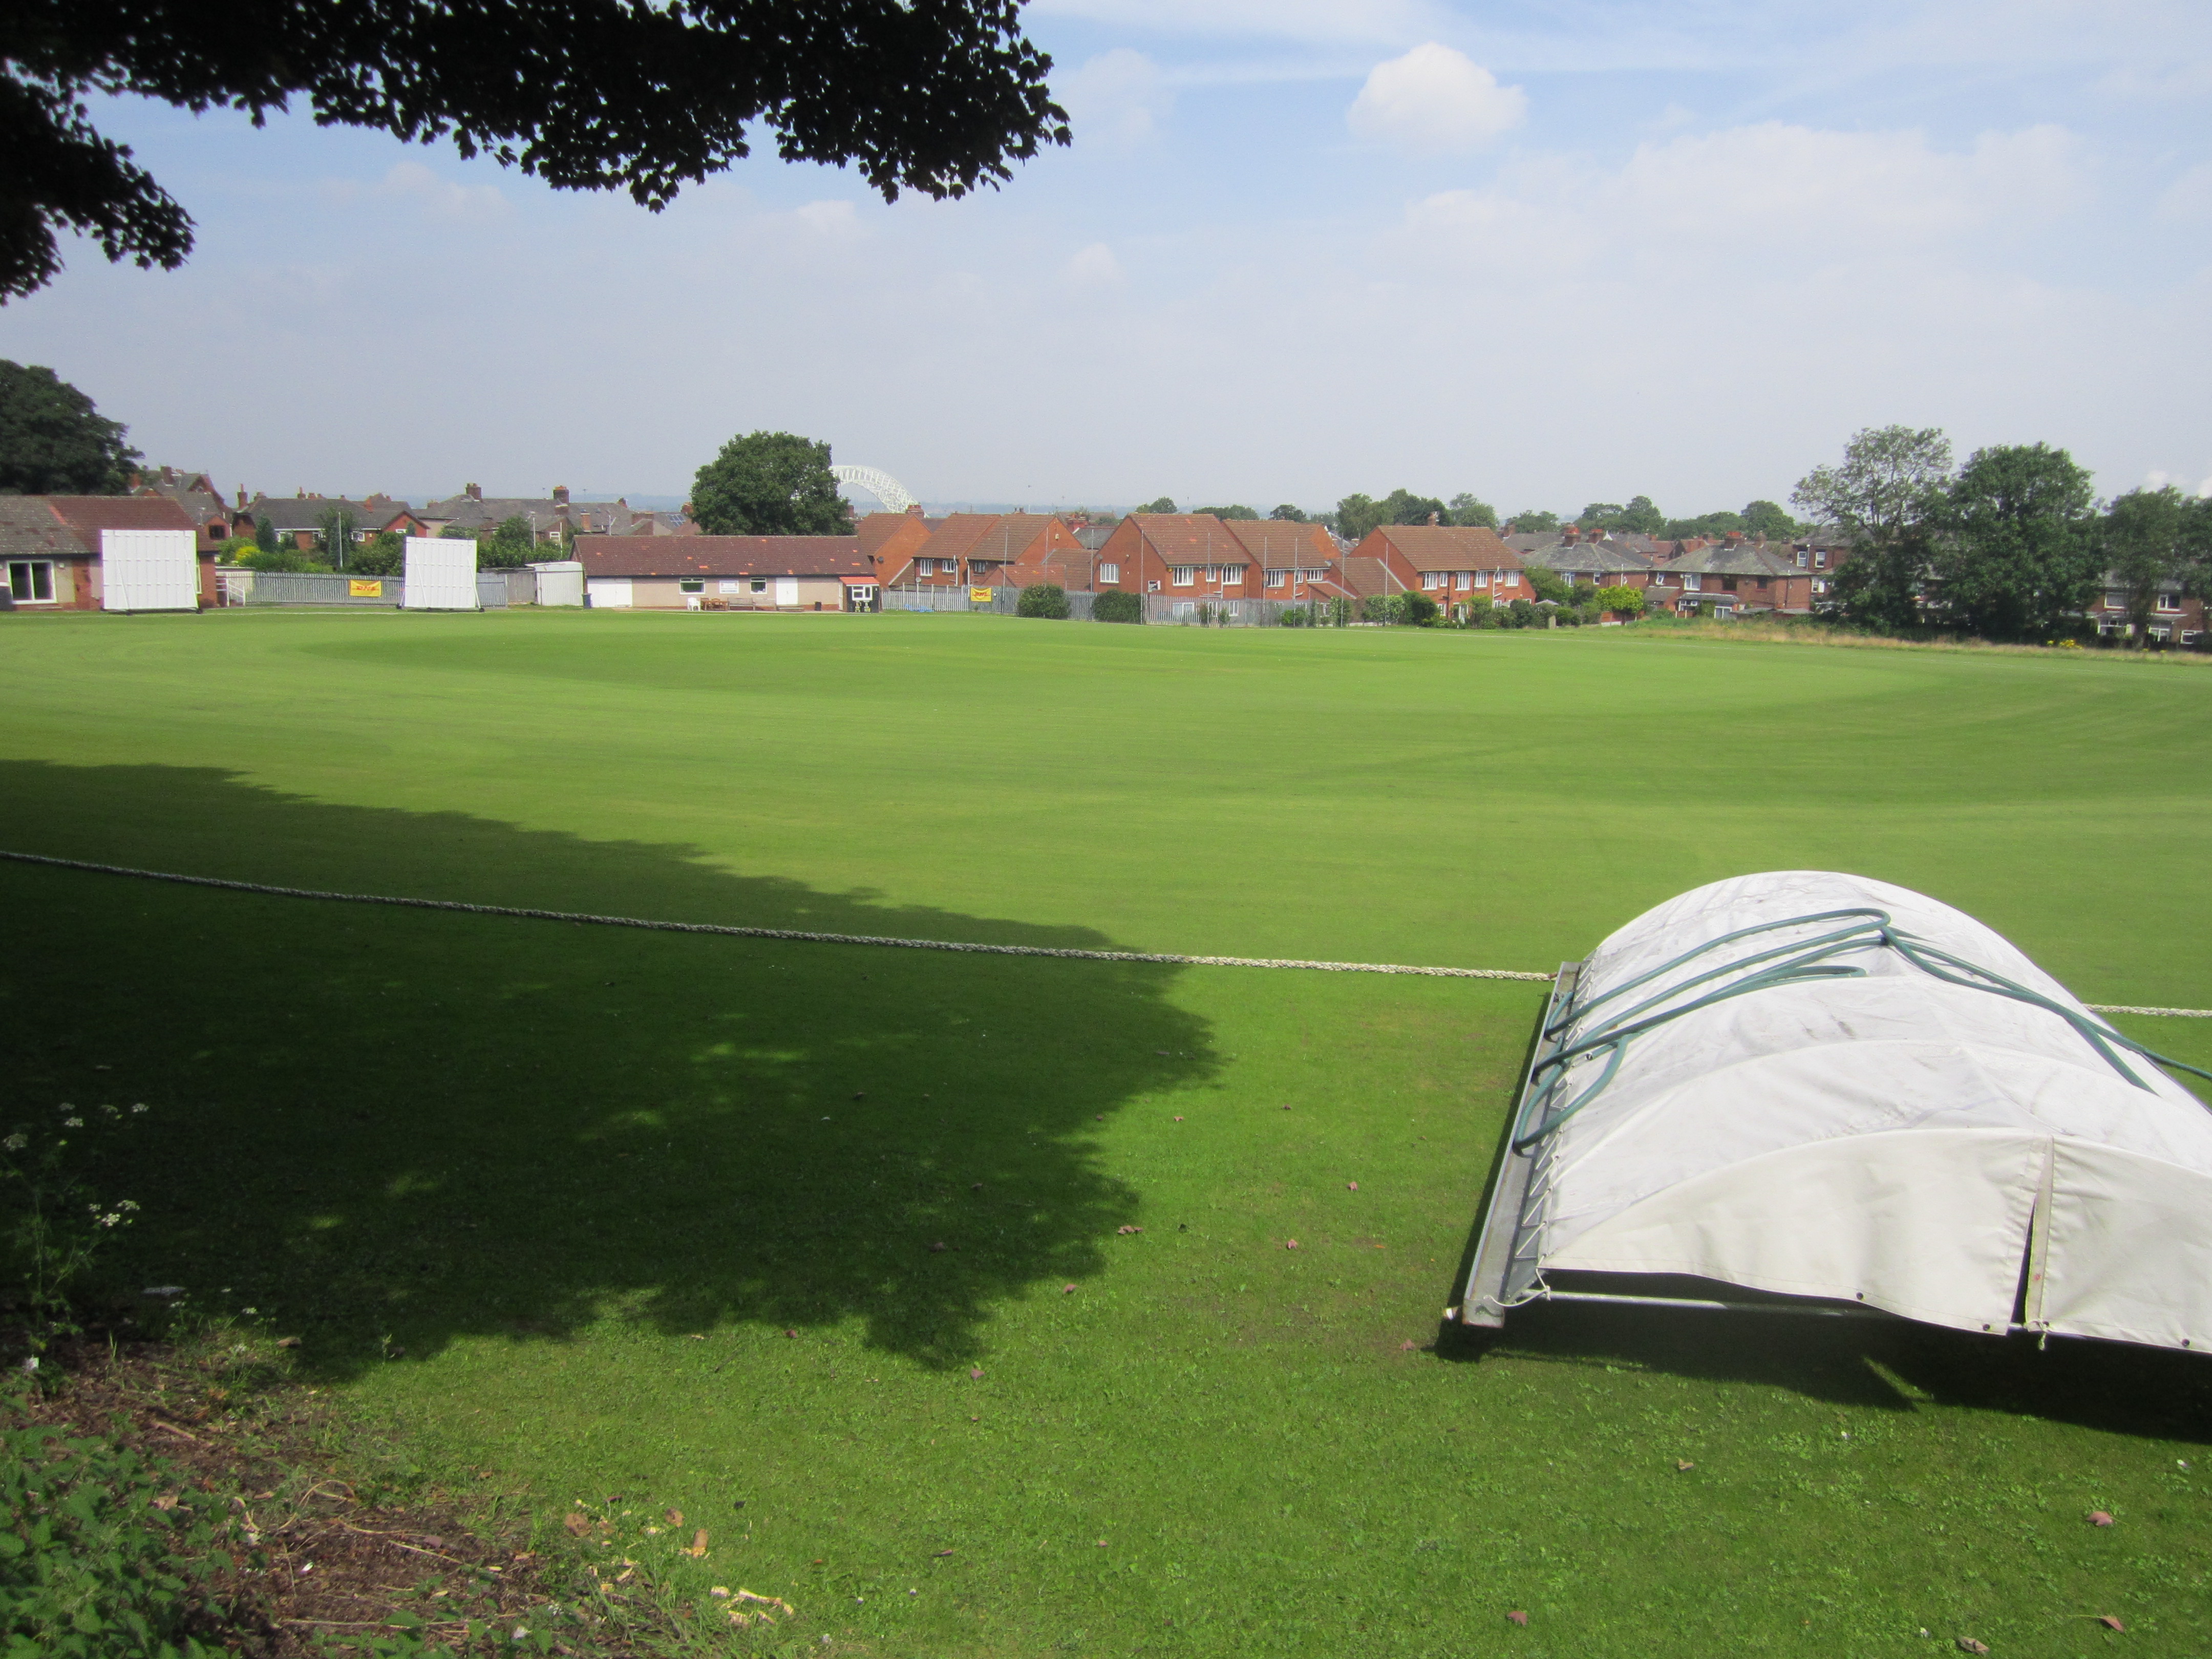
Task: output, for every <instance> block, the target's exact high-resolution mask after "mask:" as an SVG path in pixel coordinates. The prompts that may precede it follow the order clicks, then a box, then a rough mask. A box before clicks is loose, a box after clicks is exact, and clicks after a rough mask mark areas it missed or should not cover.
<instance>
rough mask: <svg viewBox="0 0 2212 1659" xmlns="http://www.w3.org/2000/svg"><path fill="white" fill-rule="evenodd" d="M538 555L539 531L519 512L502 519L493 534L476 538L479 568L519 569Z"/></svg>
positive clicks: (494, 528) (493, 529) (494, 527)
mask: <svg viewBox="0 0 2212 1659" xmlns="http://www.w3.org/2000/svg"><path fill="white" fill-rule="evenodd" d="M537 556H538V535H537V532H535V531H533V530H532V528H531V527H530V520H527V519H526V518H524V517H523V516H522V515H521V514H520V513H514V514H513V515H511V516H510V517H507V518H504V519H501V520H500V521H499V523H498V524H496V525H495V526H493V527H492V532H491V534H490V535H489V536H480V537H478V538H477V569H479V570H520V569H521V568H522V567H523V566H524V565H526V564H528V563H529V562H531V561H532V559H534V558H536V557H537Z"/></svg>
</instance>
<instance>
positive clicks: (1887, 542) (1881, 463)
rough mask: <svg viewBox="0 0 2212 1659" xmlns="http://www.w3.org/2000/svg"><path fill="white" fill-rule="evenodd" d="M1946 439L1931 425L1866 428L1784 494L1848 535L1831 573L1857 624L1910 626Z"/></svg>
mask: <svg viewBox="0 0 2212 1659" xmlns="http://www.w3.org/2000/svg"><path fill="white" fill-rule="evenodd" d="M1950 473H1951V441H1950V440H1949V439H1948V438H1947V437H1945V436H1944V435H1943V434H1942V431H1941V430H1940V429H1938V428H1934V427H1927V428H1920V429H1918V430H1915V429H1914V428H1911V427H1905V426H1886V427H1879V428H1876V427H1867V428H1862V429H1861V430H1860V431H1859V432H1857V434H1855V435H1853V436H1852V438H1851V441H1850V442H1849V443H1848V444H1846V445H1844V459H1843V461H1842V463H1841V464H1840V465H1836V466H1829V465H1825V464H1824V465H1820V466H1816V467H1814V469H1813V470H1812V471H1810V472H1808V473H1807V474H1806V475H1805V476H1804V477H1802V478H1800V479H1799V480H1798V481H1797V487H1796V489H1794V490H1792V491H1791V492H1790V500H1791V501H1793V502H1795V503H1796V505H1797V506H1799V507H1803V508H1804V509H1805V510H1806V511H1808V513H1811V514H1812V515H1813V519H1814V523H1816V524H1824V525H1832V526H1835V527H1836V528H1837V529H1838V530H1839V531H1840V532H1843V534H1844V536H1845V537H1846V538H1849V541H1850V557H1849V558H1848V559H1847V560H1846V561H1845V562H1844V565H1843V567H1842V568H1841V569H1840V570H1838V573H1837V575H1836V600H1837V604H1838V608H1839V609H1841V610H1842V611H1844V614H1845V615H1846V616H1849V617H1852V618H1853V619H1854V620H1856V621H1859V622H1866V623H1875V624H1876V625H1878V626H1881V627H1885V628H1911V627H1913V626H1914V625H1916V624H1917V623H1918V622H1919V620H1920V591H1921V586H1922V584H1923V580H1924V578H1925V575H1926V573H1927V570H1928V567H1929V560H1930V558H1931V557H1932V556H1933V552H1934V548H1933V532H1934V527H1935V522H1936V520H1937V519H1938V518H1939V517H1940V516H1941V515H1942V512H1943V510H1944V498H1943V486H1944V485H1945V483H1947V482H1948V479H1949V477H1950Z"/></svg>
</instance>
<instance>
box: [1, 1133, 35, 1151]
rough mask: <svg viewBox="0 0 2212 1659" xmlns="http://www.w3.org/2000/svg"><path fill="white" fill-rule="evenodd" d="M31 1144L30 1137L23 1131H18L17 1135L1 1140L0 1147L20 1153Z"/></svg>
mask: <svg viewBox="0 0 2212 1659" xmlns="http://www.w3.org/2000/svg"><path fill="white" fill-rule="evenodd" d="M30 1144H31V1138H30V1136H28V1135H27V1134H25V1133H23V1132H22V1131H21V1129H18V1130H16V1131H15V1133H14V1134H12V1135H9V1137H8V1139H5V1140H0V1146H4V1147H6V1148H7V1149H8V1150H9V1152H21V1151H22V1150H23V1148H24V1147H26V1146H29V1145H30Z"/></svg>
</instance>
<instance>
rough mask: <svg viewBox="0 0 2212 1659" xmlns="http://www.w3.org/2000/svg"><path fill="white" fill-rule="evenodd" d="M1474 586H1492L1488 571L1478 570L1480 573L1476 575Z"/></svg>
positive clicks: (1477, 572)
mask: <svg viewBox="0 0 2212 1659" xmlns="http://www.w3.org/2000/svg"><path fill="white" fill-rule="evenodd" d="M1474 585H1475V586H1477V587H1487V586H1490V573H1489V572H1488V571H1487V570H1478V571H1476V572H1475V573H1474Z"/></svg>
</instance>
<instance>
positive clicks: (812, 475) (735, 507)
mask: <svg viewBox="0 0 2212 1659" xmlns="http://www.w3.org/2000/svg"><path fill="white" fill-rule="evenodd" d="M691 516H692V517H693V518H694V519H695V520H697V521H698V525H699V528H700V530H701V531H702V532H704V533H706V534H707V535H709V536H836V535H841V534H845V533H848V532H850V531H851V529H852V526H853V513H852V509H851V508H850V507H848V506H847V505H846V504H845V501H844V500H843V498H842V497H841V496H840V495H838V494H837V480H836V477H833V476H832V475H831V473H830V471H829V445H828V444H826V443H819V442H817V441H815V440H813V439H811V438H801V437H799V436H797V435H794V434H792V433H789V432H753V433H748V434H747V435H744V437H740V438H732V439H731V440H730V441H729V442H727V443H726V444H724V445H723V446H722V451H721V453H720V454H719V455H717V456H715V457H714V459H713V460H711V461H709V462H708V463H707V465H704V466H702V467H701V468H700V469H699V472H698V476H697V477H695V478H694V479H693V480H692V483H691Z"/></svg>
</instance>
